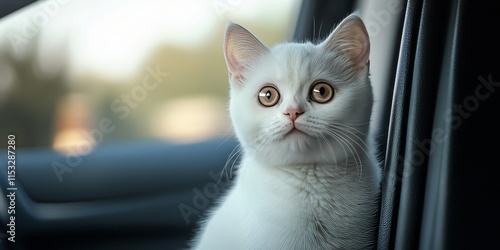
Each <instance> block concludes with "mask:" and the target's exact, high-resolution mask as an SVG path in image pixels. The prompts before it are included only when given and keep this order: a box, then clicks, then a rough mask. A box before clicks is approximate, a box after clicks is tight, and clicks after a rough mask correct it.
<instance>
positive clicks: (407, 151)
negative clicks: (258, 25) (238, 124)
mask: <svg viewBox="0 0 500 250" xmlns="http://www.w3.org/2000/svg"><path fill="white" fill-rule="evenodd" d="M51 1H52V0H51ZM54 1H55V0H54ZM36 2H37V1H8V2H7V1H4V2H2V3H0V24H1V22H2V20H5V19H6V18H8V17H9V16H11V15H13V14H15V13H17V12H19V11H22V10H23V8H26V6H28V5H30V4H33V3H36ZM213 2H214V3H215V2H216V1H213ZM225 2H226V1H224V3H225ZM228 2H231V1H228ZM243 7H244V6H243ZM193 8H194V7H193ZM354 11H358V13H359V14H360V16H361V17H362V18H363V19H364V21H365V25H366V27H367V29H368V31H369V33H370V39H371V43H372V47H371V56H370V72H371V81H372V85H373V88H374V92H375V100H376V104H375V105H376V106H375V107H374V113H373V115H372V124H371V126H372V127H371V129H372V130H371V131H372V136H374V137H375V138H376V143H377V146H378V149H379V151H380V154H379V156H380V162H381V166H380V167H381V168H382V169H383V178H382V190H381V197H380V222H379V228H378V240H377V249H495V248H498V246H499V245H500V238H499V237H498V236H499V235H500V206H499V205H498V204H500V198H499V197H500V184H499V183H500V182H499V181H498V175H497V173H498V167H499V162H500V161H499V160H498V158H497V157H496V156H497V155H496V154H497V153H498V151H499V149H500V147H499V146H498V145H499V143H498V142H499V141H500V130H499V128H500V120H498V119H497V118H498V117H497V115H498V114H499V113H498V108H499V107H500V91H496V90H497V89H500V88H499V87H500V46H498V45H499V42H498V38H497V37H498V36H497V35H498V34H497V33H498V31H499V30H500V29H499V28H500V15H499V13H500V2H499V1H471V0H408V1H397V0H376V1H364V0H359V1H355V0H339V1H321V0H303V1H297V10H296V11H295V12H294V14H293V15H294V17H293V18H292V19H291V20H292V21H293V22H292V23H288V26H287V27H288V29H289V30H282V32H284V33H286V34H287V35H288V38H287V39H288V40H292V41H313V42H317V41H321V39H323V38H325V37H326V35H328V34H329V32H330V31H331V30H332V28H333V27H335V25H336V24H338V23H339V22H340V21H341V20H342V19H343V18H344V17H346V16H347V15H348V14H350V13H352V12H354ZM253 18H255V19H257V18H259V17H257V16H255V17H253ZM0 27H1V25H0ZM1 33H5V32H3V31H2V29H0V34H1ZM4 35H5V34H2V35H0V36H4ZM216 52H217V53H220V54H222V53H223V52H222V44H221V45H220V51H216ZM193 53H194V54H195V55H194V56H196V53H201V52H196V51H195V52H193ZM214 53H215V52H214ZM0 57H6V56H5V54H1V53H0ZM0 59H2V58H0ZM193 63H195V62H193ZM0 72H2V70H1V67H0ZM222 73H224V74H225V73H226V72H222ZM192 74H195V73H192ZM4 76H6V75H2V77H4ZM153 77H154V76H153ZM19 84H22V83H19ZM226 84H227V83H226ZM26 86H28V85H26ZM222 86H227V85H222ZM227 87H228V86H227ZM3 91H5V88H2V86H0V92H3ZM96 95H98V93H96ZM0 98H3V99H4V100H10V99H8V97H6V96H4V95H2V93H0ZM26 98H29V97H26ZM47 99H50V98H49V97H48V98H47ZM23 101H24V100H17V101H16V102H12V101H5V102H2V101H1V100H0V136H1V137H0V140H3V141H2V142H0V144H1V148H0V166H1V168H0V180H1V181H0V186H1V188H0V195H1V196H2V199H0V221H1V225H0V229H1V231H0V249H6V250H7V249H185V248H188V246H189V245H188V243H189V240H190V239H192V237H193V236H194V233H195V230H196V229H197V226H198V225H199V222H200V220H201V219H202V218H203V216H204V215H205V214H206V212H207V211H209V209H210V208H211V207H212V206H213V205H215V204H216V203H217V197H220V195H222V194H224V191H225V190H226V189H227V187H228V186H229V185H230V184H231V180H232V179H233V177H234V174H237V171H235V172H234V173H233V171H232V169H233V168H234V166H237V164H238V150H239V147H238V141H237V139H236V138H234V136H218V137H212V138H208V139H206V140H202V141H195V142H190V143H181V144H179V143H175V142H171V141H168V140H160V139H155V138H152V139H151V138H150V139H143V138H138V139H133V140H124V141H117V142H115V143H103V144H102V145H97V146H96V147H95V148H94V149H93V150H92V151H91V152H90V153H89V154H86V155H78V154H76V155H72V154H61V153H60V152H58V151H56V150H54V148H52V147H50V146H46V147H40V146H29V145H28V142H27V143H26V144H25V145H23V141H24V140H26V139H22V137H23V136H25V137H29V136H32V137H35V136H37V135H38V134H40V136H48V134H50V133H51V132H47V131H51V127H50V126H49V127H47V125H43V124H40V126H34V127H35V128H36V129H35V130H30V131H28V132H22V133H21V132H19V131H20V130H19V131H18V130H16V129H17V127H15V126H14V125H12V124H17V123H12V122H10V121H9V120H10V119H21V118H22V117H21V116H20V115H19V114H20V113H19V112H18V111H17V110H16V109H17V107H16V106H14V105H18V106H22V102H23ZM52 101H54V100H47V102H52ZM28 108H30V107H28ZM19 109H20V108H19ZM495 110H497V111H495ZM33 113H36V112H35V111H33ZM37 115H39V114H37ZM19 117H21V118H19ZM22 119H23V120H22V121H23V122H28V123H29V122H30V119H28V118H26V117H24V118H22ZM101 121H102V120H101ZM30 125H31V127H33V124H30ZM16 126H18V125H16ZM19 126H21V125H19ZM23 126H24V125H23ZM26 126H27V125H26ZM99 126H100V127H99ZM112 127H113V124H111V123H110V122H106V121H105V122H102V124H98V125H97V128H95V129H94V130H91V131H90V135H91V136H92V137H93V138H94V139H96V141H99V139H100V138H102V137H104V136H105V135H106V129H110V128H112ZM98 128H100V129H98ZM11 134H13V135H15V136H16V137H17V138H19V139H18V141H17V148H16V150H15V158H16V168H15V187H16V188H17V189H16V191H15V192H16V196H15V218H16V219H15V242H11V241H9V240H8V238H9V237H11V235H10V234H9V233H8V231H9V226H8V223H9V221H10V219H9V217H10V216H11V214H8V213H7V211H8V210H9V208H8V207H9V202H10V200H9V196H8V194H9V193H10V191H11V190H10V189H9V181H10V179H9V176H8V175H9V174H8V171H7V162H8V152H7V151H8V148H7V146H8V144H7V141H8V139H7V138H8V136H9V135H11ZM9 139H10V137H9ZM9 159H10V158H9ZM230 170H231V171H230Z"/></svg>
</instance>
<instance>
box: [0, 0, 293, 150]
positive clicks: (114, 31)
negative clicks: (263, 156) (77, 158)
mask: <svg viewBox="0 0 500 250" xmlns="http://www.w3.org/2000/svg"><path fill="white" fill-rule="evenodd" d="M299 8H300V1H299V0H293V1H288V0H279V1H264V0H260V1H242V0H213V1H203V0H188V1H181V0H178V1H157V0H148V1H111V0H110V1H43V2H42V1H40V2H36V3H34V4H31V5H29V6H27V7H25V8H23V9H21V10H19V11H16V12H14V13H12V14H10V15H8V16H6V17H4V18H2V19H1V20H0V74H1V75H2V77H1V79H0V124H1V126H0V133H1V134H2V135H7V134H9V133H15V134H16V138H17V144H18V146H19V147H49V148H53V149H55V150H57V151H59V152H61V153H77V154H85V153H87V152H89V151H91V150H92V149H93V148H94V147H95V146H96V145H100V144H104V143H110V142H119V141H128V140H135V139H145V138H155V139H165V140H169V141H173V142H177V143H191V142H196V141H201V140H205V139H208V138H211V137H216V136H225V135H229V134H231V130H230V125H229V120H228V115H227V112H226V110H227V107H226V106H227V104H226V102H227V99H228V97H227V96H228V83H227V71H226V65H225V62H224V58H223V51H222V42H223V37H224V32H225V28H226V26H227V23H228V22H230V21H232V22H236V23H240V24H242V25H243V26H245V27H246V28H248V29H249V30H252V32H254V33H255V34H256V35H258V36H259V37H262V38H263V42H265V43H266V44H268V45H274V44H276V43H278V42H281V41H285V40H287V39H289V38H290V37H291V35H292V32H293V27H294V26H295V22H296V17H297V15H298V10H299ZM257 17H258V18H257ZM2 147H5V145H2Z"/></svg>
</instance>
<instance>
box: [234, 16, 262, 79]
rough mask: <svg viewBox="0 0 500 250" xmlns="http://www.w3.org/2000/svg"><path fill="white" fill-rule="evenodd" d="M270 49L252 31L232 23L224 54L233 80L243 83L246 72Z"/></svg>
mask: <svg viewBox="0 0 500 250" xmlns="http://www.w3.org/2000/svg"><path fill="white" fill-rule="evenodd" d="M268 50H269V49H268V48H267V47H266V46H265V45H264V44H262V43H261V42H260V41H259V39H257V38H256V37H255V36H254V35H252V33H250V31H248V30H246V29H245V28H243V27H241V26H240V25H238V24H235V23H230V24H229V26H228V27H227V30H226V38H225V39H224V56H225V58H226V64H227V68H228V70H229V77H230V79H231V80H232V82H236V83H238V84H241V85H242V84H243V82H244V80H245V77H244V75H245V72H246V71H247V70H248V69H250V68H251V67H252V66H254V65H255V63H256V62H257V60H258V59H259V58H260V57H261V56H262V55H263V54H265V53H266V52H268Z"/></svg>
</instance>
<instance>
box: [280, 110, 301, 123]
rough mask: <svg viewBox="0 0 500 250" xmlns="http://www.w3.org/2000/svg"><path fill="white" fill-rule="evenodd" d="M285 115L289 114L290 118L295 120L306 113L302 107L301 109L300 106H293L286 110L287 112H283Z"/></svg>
mask: <svg viewBox="0 0 500 250" xmlns="http://www.w3.org/2000/svg"><path fill="white" fill-rule="evenodd" d="M283 114H284V115H286V116H288V117H289V118H290V120H292V122H295V120H297V118H298V117H299V116H300V115H302V114H304V111H303V110H302V109H299V108H291V109H287V110H285V113H283Z"/></svg>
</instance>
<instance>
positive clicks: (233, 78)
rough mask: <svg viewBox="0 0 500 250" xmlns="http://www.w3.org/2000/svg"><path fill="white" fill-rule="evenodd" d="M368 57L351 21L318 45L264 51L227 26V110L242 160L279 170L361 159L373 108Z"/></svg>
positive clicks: (358, 26)
mask: <svg viewBox="0 0 500 250" xmlns="http://www.w3.org/2000/svg"><path fill="white" fill-rule="evenodd" d="M369 52H370V42H369V37H368V33H367V31H366V28H365V26H364V24H363V22H362V21H361V19H360V18H359V17H358V16H356V15H350V16H348V17H347V18H345V19H344V20H343V21H342V22H341V23H340V24H339V25H338V26H337V28H336V29H335V30H334V31H333V32H332V33H331V34H330V35H329V36H328V37H327V38H326V39H325V40H324V41H323V42H321V43H320V44H317V45H315V44H312V43H286V44H281V45H277V46H275V47H273V48H268V47H266V46H265V45H264V44H262V43H261V42H260V41H259V40H258V39H257V38H256V37H255V36H253V35H252V34H251V33H250V32H249V31H247V30H246V29H245V28H243V27H241V26H239V25H237V24H230V25H229V27H228V28H227V32H226V37H225V43H224V55H225V59H226V63H227V66H228V70H229V82H230V89H231V91H230V95H231V97H230V105H229V106H230V107H229V109H230V115H231V119H232V123H233V126H234V129H235V133H236V135H237V137H238V139H239V140H240V142H241V144H242V146H243V148H244V149H245V152H246V153H247V154H254V155H255V156H256V158H257V159H259V160H263V161H265V162H267V163H271V164H278V165H279V164H301V163H325V162H330V163H333V162H336V161H339V160H342V159H344V158H345V157H346V156H348V155H352V154H353V151H359V150H360V146H362V144H363V143H364V137H365V136H366V133H367V132H368V123H369V120H370V115H371V110H372V105H373V96H372V95H373V94H372V89H371V85H370V81H369V78H368V70H369V69H368V68H369V58H368V56H369Z"/></svg>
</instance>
